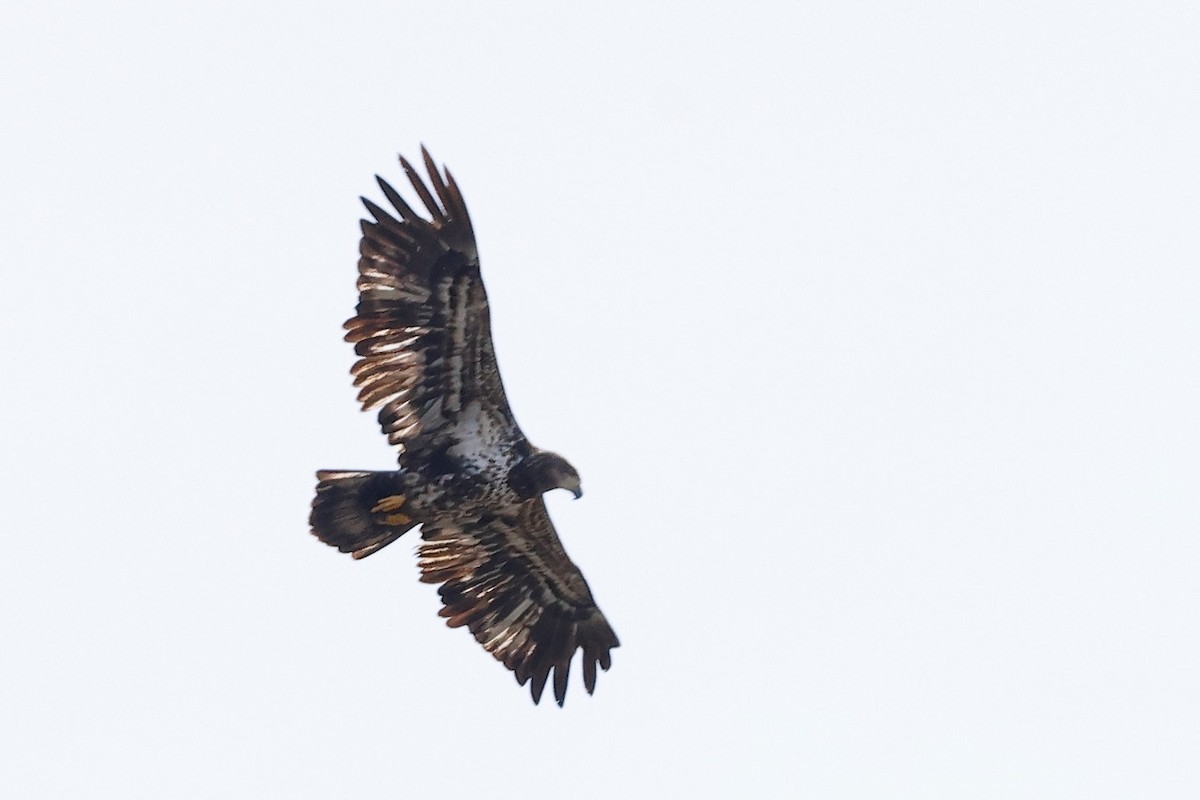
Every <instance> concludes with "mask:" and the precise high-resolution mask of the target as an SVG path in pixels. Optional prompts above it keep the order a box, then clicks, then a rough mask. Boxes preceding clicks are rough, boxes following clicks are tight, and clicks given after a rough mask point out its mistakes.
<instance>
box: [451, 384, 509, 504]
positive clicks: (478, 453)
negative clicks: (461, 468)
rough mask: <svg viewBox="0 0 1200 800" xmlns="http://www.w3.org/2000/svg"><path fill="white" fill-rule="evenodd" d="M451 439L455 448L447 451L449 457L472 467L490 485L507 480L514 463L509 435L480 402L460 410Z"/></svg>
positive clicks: (505, 428)
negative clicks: (490, 483)
mask: <svg viewBox="0 0 1200 800" xmlns="http://www.w3.org/2000/svg"><path fill="white" fill-rule="evenodd" d="M453 438H454V444H453V445H451V446H450V447H448V448H447V449H446V453H447V454H448V455H451V456H453V457H455V458H459V459H462V460H463V461H464V462H466V463H468V464H470V465H472V466H473V467H474V469H476V470H477V471H478V472H477V474H479V475H482V476H485V477H486V478H487V479H488V481H489V482H498V483H503V482H504V481H505V480H507V478H508V471H509V470H510V469H512V466H513V464H515V463H516V460H517V456H516V453H515V452H514V451H513V447H512V445H513V442H512V431H510V430H509V429H508V427H507V426H506V425H505V424H504V423H503V421H501V420H499V419H497V418H496V416H495V415H493V414H489V413H487V411H485V410H484V408H483V407H482V405H481V404H480V402H479V400H472V401H471V402H470V403H468V404H467V405H466V407H464V408H463V410H462V412H461V413H460V414H459V417H458V420H457V422H456V424H455V426H454V433H453Z"/></svg>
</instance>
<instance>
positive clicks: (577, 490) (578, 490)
mask: <svg viewBox="0 0 1200 800" xmlns="http://www.w3.org/2000/svg"><path fill="white" fill-rule="evenodd" d="M571 494H573V495H575V499H576V500H578V499H579V498H581V497H583V489H581V488H580V487H578V486H576V487H575V488H574V489H572V490H571Z"/></svg>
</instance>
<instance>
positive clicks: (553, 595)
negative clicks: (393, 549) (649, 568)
mask: <svg viewBox="0 0 1200 800" xmlns="http://www.w3.org/2000/svg"><path fill="white" fill-rule="evenodd" d="M421 154H422V156H423V158H424V162H425V168H426V170H427V171H428V173H429V182H430V184H431V185H432V191H431V190H430V188H429V187H427V186H426V185H425V182H424V181H423V180H422V179H421V176H420V175H419V174H418V173H417V171H416V170H415V169H414V168H413V167H412V165H411V164H409V163H408V161H406V160H404V159H403V158H401V159H400V163H401V165H402V166H403V167H404V171H405V173H406V174H407V176H408V178H409V181H410V182H411V183H412V186H413V190H414V191H415V192H416V194H417V196H418V197H419V198H420V199H421V202H422V204H423V205H424V206H425V209H426V210H427V211H428V213H429V219H425V218H423V217H421V216H419V215H418V214H417V213H416V212H414V211H413V210H412V208H411V207H410V206H409V205H408V204H407V203H406V202H405V201H404V199H403V198H402V197H401V196H400V194H399V193H398V192H396V190H395V189H393V188H392V187H391V186H390V185H389V184H388V183H387V182H385V181H384V180H383V179H382V178H377V180H378V181H379V186H380V188H381V189H382V191H383V194H384V196H385V197H387V199H388V201H389V202H390V203H391V204H392V205H393V206H394V207H395V208H396V211H397V212H398V214H399V218H396V217H393V216H392V215H391V214H389V213H388V212H387V211H385V210H383V209H382V208H380V207H379V206H378V205H376V204H375V203H373V202H371V201H370V200H367V199H365V198H364V199H363V203H364V205H365V206H366V208H367V210H368V211H369V212H370V214H371V216H372V217H373V220H363V221H362V231H363V236H362V240H361V241H360V243H359V252H360V254H361V258H360V260H359V262H358V272H359V278H358V290H359V302H358V306H357V309H356V312H357V313H356V314H355V316H354V317H353V318H351V319H350V320H349V321H347V322H346V326H345V327H346V329H347V334H346V339H347V341H349V342H352V343H353V344H354V345H355V348H354V350H355V352H356V353H357V354H358V356H359V359H358V361H357V362H356V363H355V365H354V367H353V369H352V370H351V372H352V374H353V375H354V384H355V386H357V387H358V388H359V395H358V399H359V401H360V402H361V403H362V405H363V409H364V410H368V409H373V408H378V409H379V423H380V426H381V427H382V428H383V431H384V433H386V434H387V437H388V441H389V442H391V443H392V444H393V445H395V446H396V447H397V449H398V450H399V458H398V460H399V465H400V469H399V470H397V471H395V472H364V471H331V470H322V471H320V472H318V473H317V478H318V484H317V495H316V498H315V499H314V500H313V509H312V515H311V517H310V524H311V526H312V532H313V534H314V535H316V536H317V537H318V538H320V539H321V540H322V541H324V542H326V543H327V544H330V545H332V546H335V547H337V548H338V549H339V550H341V551H342V552H347V553H352V554H353V556H354V557H355V558H364V557H366V556H368V555H371V554H372V553H375V552H377V551H378V550H379V549H381V548H382V547H385V546H386V545H388V544H390V543H391V542H393V541H395V540H396V539H398V538H399V537H400V536H402V535H403V534H404V533H406V532H407V531H409V530H411V529H412V528H414V527H416V526H418V525H420V526H421V537H422V539H423V540H424V541H423V543H422V544H421V547H420V559H421V560H420V566H421V572H422V575H421V580H422V581H425V582H427V583H437V584H442V586H441V588H440V589H439V594H440V595H441V597H442V602H443V603H444V604H445V607H444V608H443V609H442V610H441V612H440V613H441V615H442V616H443V617H445V618H446V620H447V624H449V625H450V626H451V627H459V626H464V625H465V626H467V627H468V628H469V629H470V631H471V633H472V634H473V635H474V636H475V638H476V640H477V641H479V643H480V644H482V645H483V647H484V648H485V649H486V650H487V651H488V652H489V653H491V654H492V655H493V656H494V657H495V658H496V659H498V660H499V661H501V662H502V663H503V664H504V665H505V666H506V667H508V668H509V669H511V670H512V671H513V673H514V674H515V675H516V678H517V681H518V682H519V683H520V684H521V685H524V684H525V683H526V682H531V694H532V696H533V700H534V702H535V703H536V702H538V701H539V700H540V699H541V695H542V690H543V688H544V687H545V685H546V683H547V681H548V680H549V678H550V673H551V672H553V675H554V677H553V684H554V696H555V699H556V700H557V701H558V704H559V705H562V703H563V700H564V698H565V697H566V689H567V676H568V674H569V671H570V662H571V659H572V657H573V656H574V654H575V651H576V650H580V651H582V656H581V659H582V668H583V676H584V686H585V687H586V688H587V691H588V693H589V694H590V693H591V692H592V691H593V689H594V688H595V684H596V666H597V665H599V666H600V667H601V669H605V670H607V669H608V667H609V665H610V663H611V655H610V651H611V649H612V648H614V647H617V646H618V645H619V642H618V640H617V636H616V634H615V633H614V632H613V630H612V628H611V627H610V626H609V624H608V621H607V620H605V618H604V615H603V614H602V613H601V612H600V609H599V608H597V607H596V604H595V601H594V600H593V599H592V594H591V591H590V590H589V589H588V585H587V581H585V580H584V578H583V574H582V573H580V571H579V569H578V568H577V567H576V566H575V564H574V563H573V562H572V561H571V559H570V558H569V557H568V556H567V554H566V551H564V550H563V547H562V543H561V542H560V541H559V538H558V535H557V533H556V532H555V530H554V525H553V523H552V522H551V521H550V517H549V515H548V514H547V512H546V506H545V503H544V502H543V501H542V494H543V493H544V492H547V491H550V490H551V489H555V488H565V489H568V490H570V491H572V492H573V493H574V494H575V496H576V497H578V496H579V495H580V494H581V489H580V485H579V474H578V473H577V472H576V471H575V468H574V467H572V466H571V465H570V464H569V463H568V462H567V461H566V460H565V459H564V458H562V457H561V456H559V455H557V454H555V453H551V452H549V451H545V450H540V449H538V448H536V447H534V446H533V445H532V444H530V442H529V440H528V439H526V438H525V435H524V434H523V433H522V432H521V429H520V428H519V427H518V425H517V423H516V420H515V419H514V418H513V414H512V410H511V409H510V408H509V405H508V398H507V397H506V396H505V393H504V385H503V383H502V382H501V380H500V371H499V368H498V367H497V365H496V356H495V351H494V349H493V347H492V336H491V320H490V314H489V310H488V301H487V294H486V292H485V291H484V287H483V281H482V279H481V278H480V274H479V256H478V250H477V248H476V246H475V235H474V232H473V230H472V228H471V221H470V218H469V216H468V215H467V207H466V204H465V203H464V202H463V199H462V193H461V192H460V191H459V188H458V184H457V183H456V182H455V180H454V177H453V176H452V175H451V174H450V172H449V170H446V171H445V175H444V176H443V175H442V173H440V172H439V171H438V169H437V167H436V166H435V165H434V162H433V159H432V158H430V156H429V153H428V152H426V151H425V149H424V148H422V149H421Z"/></svg>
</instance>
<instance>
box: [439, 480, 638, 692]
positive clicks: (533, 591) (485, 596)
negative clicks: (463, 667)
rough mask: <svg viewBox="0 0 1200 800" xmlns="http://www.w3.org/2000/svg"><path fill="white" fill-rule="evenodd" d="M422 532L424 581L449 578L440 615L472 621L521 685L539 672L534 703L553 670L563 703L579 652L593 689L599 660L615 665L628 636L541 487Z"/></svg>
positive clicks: (452, 622)
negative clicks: (562, 532)
mask: <svg viewBox="0 0 1200 800" xmlns="http://www.w3.org/2000/svg"><path fill="white" fill-rule="evenodd" d="M421 536H422V538H423V539H424V540H425V541H424V542H422V544H421V553H420V555H421V562H420V563H421V580H422V581H424V582H425V583H441V584H444V585H443V586H442V587H441V589H439V590H438V593H439V594H441V596H442V602H443V603H445V608H443V609H442V610H441V611H440V612H438V613H439V614H440V615H441V616H443V617H446V624H448V625H449V626H450V627H452V628H457V627H459V626H462V625H466V626H467V627H468V628H470V630H471V633H472V634H474V636H475V639H476V641H478V642H479V643H480V644H482V645H483V646H484V648H485V649H486V650H487V651H488V652H489V653H491V654H492V655H493V656H495V657H496V659H497V660H499V661H501V662H503V663H504V666H506V667H508V668H509V669H511V670H512V671H513V672H514V673H516V678H517V682H518V683H520V684H521V685H522V686H524V685H525V683H526V681H529V680H532V681H533V684H532V686H531V687H530V689H531V693H532V695H533V702H535V703H536V702H538V701H539V700H541V697H542V689H543V688H544V687H545V685H546V680H547V678H548V677H549V675H550V670H551V669H553V670H554V697H555V699H556V700H557V701H558V704H559V705H560V706H561V705H562V704H563V700H564V698H565V697H566V693H567V675H568V673H569V671H570V666H571V659H572V657H573V656H574V655H575V651H576V650H582V651H583V684H584V686H585V687H586V688H587V691H588V694H591V693H592V691H593V690H594V689H595V688H596V665H597V664H599V665H600V668H601V669H605V670H607V669H608V668H609V665H610V664H611V663H612V661H611V656H610V655H609V651H610V650H611V649H612V648H614V647H617V646H619V645H620V642H619V641H618V640H617V635H616V633H614V632H613V629H612V628H611V627H610V626H609V624H608V620H606V619H605V618H604V615H603V614H602V613H600V609H599V608H597V607H596V603H595V601H594V600H593V599H592V593H591V591H590V590H589V589H588V585H587V581H585V580H584V578H583V574H582V573H581V572H580V571H579V568H578V567H576V566H575V564H574V563H573V562H572V561H571V559H570V558H568V557H567V553H566V551H565V550H563V547H562V543H561V542H560V541H559V539H558V534H556V533H555V531H554V525H553V523H551V521H550V515H549V514H547V513H546V505H545V503H543V502H542V498H541V496H540V495H539V496H538V497H535V498H534V499H532V500H528V501H526V502H524V503H522V504H520V505H518V506H513V507H510V508H506V509H503V510H501V511H499V512H497V513H494V514H490V515H485V516H483V517H481V518H479V519H460V520H450V521H438V522H435V523H426V525H425V526H424V527H423V528H422V533H421Z"/></svg>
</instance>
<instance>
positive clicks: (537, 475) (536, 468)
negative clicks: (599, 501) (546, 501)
mask: <svg viewBox="0 0 1200 800" xmlns="http://www.w3.org/2000/svg"><path fill="white" fill-rule="evenodd" d="M508 485H509V486H511V487H512V489H513V491H514V492H516V493H517V495H518V496H519V497H520V498H521V499H522V500H529V499H530V498H532V497H536V496H538V495H539V494H542V493H543V492H548V491H550V490H551V489H566V490H567V491H568V492H570V493H571V494H573V495H575V499H576V500H578V499H579V498H580V497H583V489H582V488H581V487H580V485H579V473H578V472H576V471H575V468H574V467H572V466H571V464H570V462H568V461H567V460H566V459H565V458H563V457H562V456H560V455H559V454H558V453H551V452H550V451H549V450H536V451H534V453H533V454H532V455H530V456H529V457H527V458H525V459H523V460H522V461H521V462H520V463H518V464H517V465H516V466H514V467H513V468H512V470H511V471H510V472H509V473H508Z"/></svg>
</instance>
